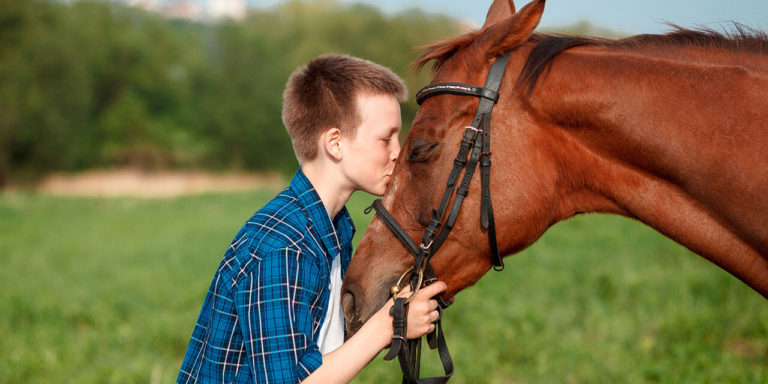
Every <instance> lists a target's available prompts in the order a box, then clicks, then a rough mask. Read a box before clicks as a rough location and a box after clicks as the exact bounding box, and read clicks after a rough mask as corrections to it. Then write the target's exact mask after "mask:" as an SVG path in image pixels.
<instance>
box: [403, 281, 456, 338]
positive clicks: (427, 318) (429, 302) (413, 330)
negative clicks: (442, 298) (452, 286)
mask: <svg viewBox="0 0 768 384" xmlns="http://www.w3.org/2000/svg"><path fill="white" fill-rule="evenodd" d="M446 288H447V286H446V285H445V283H443V282H442V281H438V282H436V283H434V284H431V285H428V286H426V287H424V288H421V289H420V290H419V291H418V292H416V296H414V297H413V298H412V299H411V301H410V302H409V303H408V327H407V330H406V335H405V337H406V338H408V339H418V338H419V337H422V336H424V335H426V334H428V333H430V332H432V331H434V330H435V324H434V323H435V322H436V321H437V320H438V319H439V318H440V312H438V310H437V300H433V299H432V298H433V297H435V296H437V295H438V294H440V292H443V291H445V289H446ZM410 295H411V288H410V286H406V288H405V289H403V291H402V292H400V294H399V295H398V297H401V296H404V297H408V296H410Z"/></svg>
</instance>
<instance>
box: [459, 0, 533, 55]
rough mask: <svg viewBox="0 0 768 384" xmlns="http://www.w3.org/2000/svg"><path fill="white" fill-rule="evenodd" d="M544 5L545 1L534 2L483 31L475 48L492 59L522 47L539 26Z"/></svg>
mask: <svg viewBox="0 0 768 384" xmlns="http://www.w3.org/2000/svg"><path fill="white" fill-rule="evenodd" d="M544 3H546V0H534V1H532V2H530V3H528V4H526V5H525V6H524V7H523V8H521V9H520V11H518V12H517V13H515V14H514V15H513V16H511V17H507V18H506V19H504V20H502V21H499V22H497V23H496V24H494V25H491V26H489V27H488V28H487V29H484V30H483V31H482V33H481V34H480V36H479V37H478V38H477V40H476V41H475V43H474V45H475V47H476V48H478V49H480V50H482V51H483V52H485V54H486V57H489V58H493V57H497V56H499V55H501V54H502V53H504V52H506V51H509V50H511V49H513V48H516V47H518V46H520V45H522V44H523V43H525V41H526V40H528V38H529V37H531V34H533V30H534V29H536V26H538V25H539V21H540V20H541V14H542V13H543V12H544ZM494 5H496V3H495V2H494ZM492 8H493V6H492ZM487 22H488V21H486V23H487Z"/></svg>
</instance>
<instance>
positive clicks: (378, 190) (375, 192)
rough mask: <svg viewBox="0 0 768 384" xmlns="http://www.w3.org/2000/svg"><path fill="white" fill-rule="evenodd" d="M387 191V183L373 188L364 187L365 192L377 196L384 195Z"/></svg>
mask: <svg viewBox="0 0 768 384" xmlns="http://www.w3.org/2000/svg"><path fill="white" fill-rule="evenodd" d="M386 191H387V185H386V184H385V185H381V186H376V187H373V188H364V189H363V192H366V193H370V194H371V195H375V196H378V197H382V196H384V192H386Z"/></svg>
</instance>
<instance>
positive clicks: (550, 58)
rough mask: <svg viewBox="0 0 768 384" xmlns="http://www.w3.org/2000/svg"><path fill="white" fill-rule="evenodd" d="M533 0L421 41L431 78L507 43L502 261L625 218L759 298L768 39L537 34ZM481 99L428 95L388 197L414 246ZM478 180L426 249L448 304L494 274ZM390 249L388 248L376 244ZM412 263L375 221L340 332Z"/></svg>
mask: <svg viewBox="0 0 768 384" xmlns="http://www.w3.org/2000/svg"><path fill="white" fill-rule="evenodd" d="M544 2H545V1H544V0H535V1H533V2H531V3H530V4H528V5H526V6H525V7H524V8H522V9H521V10H520V11H519V12H515V7H514V4H513V2H512V0H495V1H494V3H493V5H492V6H491V9H490V11H489V12H488V17H487V19H486V22H485V25H484V26H483V27H482V29H481V30H479V31H475V32H471V33H468V34H466V35H463V36H459V37H456V38H452V39H449V40H446V41H441V42H438V43H435V44H433V45H431V46H429V47H428V48H427V50H426V53H425V54H424V55H423V56H422V57H421V58H419V59H418V61H417V63H416V64H417V65H418V66H419V67H421V66H423V65H425V64H426V63H428V62H430V61H433V62H434V65H435V75H434V78H433V82H436V83H437V82H461V83H466V84H474V85H477V86H482V84H484V82H485V76H486V74H487V73H488V70H489V67H490V65H491V63H492V62H493V61H494V59H495V58H496V57H498V56H499V55H500V54H502V53H504V52H507V51H511V57H510V60H509V66H508V67H507V72H506V76H505V78H504V81H503V83H502V85H501V89H500V91H499V92H500V94H501V97H500V99H499V101H498V104H497V105H496V108H495V109H494V112H493V117H492V121H491V126H492V130H491V132H492V134H491V135H492V138H491V150H492V151H493V152H492V153H493V155H492V160H493V166H492V168H491V190H492V197H493V206H494V211H495V217H496V223H497V232H498V240H499V249H500V251H501V252H502V254H506V255H508V254H513V253H515V252H518V251H520V250H522V249H524V248H526V247H527V246H529V245H531V244H532V243H533V242H535V241H536V240H537V239H538V238H539V237H540V236H541V235H542V234H543V233H544V231H546V230H547V228H549V227H550V226H552V225H553V224H555V223H557V222H559V221H562V220H565V219H568V218H570V217H572V216H574V215H576V214H579V213H586V212H602V213H613V214H619V215H623V216H627V217H631V218H635V219H637V220H639V221H641V222H643V223H645V224H647V225H649V226H651V227H653V228H655V229H656V230H658V231H659V232H661V233H663V234H664V235H666V236H668V237H670V238H672V239H673V240H675V241H677V242H678V243H680V244H682V245H684V246H686V247H687V248H689V249H691V250H692V251H694V252H696V253H698V254H700V255H702V256H703V257H705V258H707V259H708V260H710V261H712V262H713V263H715V264H717V265H718V266H720V267H722V268H723V269H725V270H726V271H728V272H730V273H731V274H733V275H735V276H736V277H738V278H739V279H741V280H742V281H743V282H745V283H746V284H748V285H749V286H750V287H752V288H753V289H755V290H756V291H757V292H759V293H760V294H761V295H763V296H765V297H768V91H766V90H768V37H766V35H765V34H764V33H761V32H757V31H753V30H748V29H746V28H743V27H741V26H739V25H736V27H735V29H736V31H735V32H734V33H732V34H731V35H730V36H724V35H723V34H720V33H716V32H713V31H708V30H700V31H692V30H685V29H680V28H679V29H678V30H676V31H675V32H672V33H670V34H668V35H639V36H634V37H630V38H627V39H622V40H604V39H595V38H585V37H574V36H552V35H543V34H534V33H533V30H534V28H535V27H536V26H537V24H538V22H539V19H540V17H541V14H542V12H543V10H544ZM476 109H477V99H476V98H473V97H462V96H455V95H440V96H436V97H432V98H430V99H428V100H426V101H425V102H424V104H423V105H422V108H421V110H420V111H419V113H418V115H417V116H416V117H415V119H414V122H413V126H412V127H411V130H410V134H409V135H408V138H407V139H406V141H405V143H404V145H403V148H402V150H401V153H400V156H399V158H398V159H397V165H396V168H395V172H394V175H393V179H392V181H391V183H390V185H389V187H388V190H387V192H386V194H385V196H384V200H383V201H384V206H385V207H386V208H387V209H388V210H389V211H390V212H391V214H392V215H393V216H394V218H395V219H396V220H397V221H398V222H399V223H400V224H401V225H402V226H403V228H404V229H405V230H406V231H407V232H408V233H409V234H410V235H411V237H412V238H413V239H417V240H418V239H419V238H421V235H422V234H423V232H424V228H425V227H426V225H427V224H428V222H429V219H430V217H431V210H432V209H433V208H435V207H437V205H438V203H439V201H440V198H441V196H442V193H443V190H444V188H445V182H446V179H447V177H448V173H449V172H450V170H451V167H452V160H453V158H454V156H455V155H456V153H457V151H458V147H459V143H460V141H461V137H462V134H463V131H464V130H463V127H464V126H466V125H469V124H470V122H471V120H472V117H473V116H474V113H475V110H476ZM479 179H480V177H479V176H478V175H477V173H476V174H475V175H474V176H473V180H472V185H471V187H470V192H469V195H468V197H467V198H466V200H465V203H464V206H463V208H462V210H461V213H460V215H459V218H458V220H457V222H456V225H455V227H454V230H453V232H451V234H450V236H449V237H448V239H447V241H446V242H445V244H444V245H443V247H442V248H441V249H440V251H438V252H437V253H436V255H435V256H434V257H433V258H432V262H431V263H432V265H433V267H434V269H435V272H436V273H437V276H438V277H439V278H440V280H443V281H445V282H446V283H447V284H448V290H447V292H446V293H445V296H446V297H452V296H453V295H455V294H456V292H458V291H461V290H462V289H464V288H466V287H468V286H470V285H472V284H474V283H475V282H477V281H478V280H479V279H480V278H481V277H482V276H483V275H484V274H485V273H486V272H487V271H488V270H489V268H490V267H491V265H492V258H491V254H490V250H489V245H488V240H487V233H486V231H485V230H483V229H482V227H481V225H480V199H479V195H480V193H479V192H480V185H479V184H480V180H479ZM383 250H386V251H383ZM411 265H413V257H412V256H411V255H410V254H409V253H408V252H407V251H406V250H405V249H404V248H402V247H401V246H400V244H399V243H398V242H397V240H396V239H395V237H394V236H393V235H392V233H391V232H390V231H389V230H388V229H387V228H386V227H385V226H384V225H383V223H382V222H381V220H379V219H378V218H377V219H374V220H373V222H372V223H371V225H370V227H369V228H368V230H367V232H366V233H365V235H364V236H363V239H362V241H361V243H360V246H359V247H358V250H357V253H356V254H355V257H354V259H353V261H352V265H351V266H350V268H349V270H348V272H347V274H346V278H345V280H344V288H343V289H344V291H343V292H344V294H343V299H342V301H343V306H344V312H345V315H346V319H347V325H348V328H349V330H350V333H352V332H354V331H355V330H356V329H357V328H358V327H359V326H360V324H362V322H363V321H365V320H366V319H368V318H369V317H370V316H371V315H372V314H373V313H374V311H375V310H376V309H378V308H380V306H381V305H382V304H383V302H384V301H385V300H386V299H387V297H388V290H389V287H390V286H391V285H392V284H393V282H394V281H395V280H396V279H397V278H398V276H399V275H400V274H401V273H402V272H403V271H404V270H406V269H407V268H408V267H409V266H411Z"/></svg>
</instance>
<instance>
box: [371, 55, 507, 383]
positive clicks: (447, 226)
mask: <svg viewBox="0 0 768 384" xmlns="http://www.w3.org/2000/svg"><path fill="white" fill-rule="evenodd" d="M508 62H509V52H507V53H505V54H504V55H502V56H500V57H499V58H498V59H496V61H495V62H494V63H493V65H491V69H490V71H489V72H488V78H487V79H486V82H485V87H482V88H481V87H475V86H472V85H467V84H462V83H437V84H431V85H428V86H426V87H424V88H422V89H421V90H420V91H419V92H417V93H416V102H417V103H418V104H419V105H421V103H423V102H424V100H426V99H428V98H430V97H433V96H438V95H444V94H451V95H460V96H473V97H477V98H479V99H480V102H479V103H478V106H477V112H476V113H475V118H474V120H473V121H472V124H471V125H470V126H467V127H465V128H464V137H463V138H462V140H461V147H460V148H459V153H458V155H456V159H455V160H454V162H453V169H452V170H451V173H450V175H449V176H448V182H447V185H446V188H445V192H444V193H443V198H442V200H441V201H440V205H439V207H438V209H437V210H434V209H433V210H432V218H431V219H430V222H429V225H428V226H427V229H426V230H425V232H424V236H422V239H421V244H419V245H416V243H415V242H414V241H413V239H412V238H411V237H410V236H409V235H408V233H407V232H405V230H404V229H403V228H402V226H400V224H398V223H397V221H396V220H395V219H394V218H393V217H392V215H391V214H390V213H389V212H388V211H387V209H386V208H384V205H383V204H382V203H381V199H376V200H374V201H373V204H371V206H370V207H368V208H366V209H365V213H366V214H367V213H369V212H370V211H371V209H374V210H375V211H376V214H377V215H379V219H381V220H382V221H383V222H384V224H385V225H386V226H387V228H389V229H390V231H392V233H393V234H394V235H395V237H396V238H397V239H398V240H399V241H400V243H402V244H403V246H404V247H405V248H406V249H407V250H408V251H409V252H410V253H411V254H412V255H413V257H414V264H413V267H411V268H408V270H406V271H405V272H404V273H403V274H402V275H401V276H400V279H399V280H398V281H397V284H396V285H394V286H392V288H391V292H390V293H391V294H392V299H393V300H394V305H393V306H392V310H391V311H390V314H391V315H392V317H393V328H394V335H393V336H392V344H391V346H390V350H389V353H387V355H386V356H384V359H385V360H392V359H394V358H395V357H398V360H399V362H400V368H401V369H402V371H403V383H404V384H443V383H445V382H447V381H448V379H450V377H451V375H453V360H452V359H451V355H450V353H449V352H448V346H447V344H446V343H445V336H444V334H443V327H442V320H441V319H442V311H443V309H445V308H447V307H448V305H450V303H448V302H447V301H446V300H445V299H444V298H443V297H442V296H438V297H436V299H437V302H438V304H439V308H438V310H439V311H440V318H439V319H438V320H437V321H436V322H435V330H434V331H433V332H432V333H430V334H429V335H427V342H428V344H429V347H430V349H436V348H437V350H438V354H439V355H440V361H441V363H442V365H443V370H444V373H445V375H444V376H436V377H427V378H422V379H420V378H419V368H420V362H421V338H419V339H416V340H406V338H405V335H406V330H407V321H406V320H407V318H408V306H407V305H408V302H410V300H411V299H412V298H413V297H414V295H416V293H417V292H418V291H419V289H421V287H422V285H429V284H432V283H434V282H436V281H437V277H436V275H435V271H434V269H432V266H431V265H430V264H429V261H430V259H431V258H432V256H434V254H435V253H436V252H437V250H438V249H440V247H441V246H442V245H443V243H444V242H445V239H446V238H447V237H448V234H449V233H450V232H451V230H452V229H453V225H454V224H455V223H456V219H457V218H458V216H459V211H460V210H461V205H462V204H463V202H464V198H465V197H466V196H467V193H468V191H469V183H470V181H471V180H472V175H473V174H474V172H475V169H476V168H477V166H478V164H479V165H480V178H481V207H480V210H481V220H480V221H481V224H482V226H483V228H484V229H486V230H488V242H489V245H490V248H491V256H492V258H493V268H494V269H495V270H497V271H501V270H502V269H504V262H503V260H502V257H501V255H500V254H499V250H498V245H497V241H496V224H495V220H494V217H493V205H492V203H491V189H490V170H491V151H490V145H491V112H493V106H494V105H495V104H496V102H497V101H498V100H499V87H500V86H501V81H502V79H503V78H504V72H505V71H506V68H507V63H508ZM462 170H464V174H463V176H462V178H461V183H460V184H459V185H458V188H457V181H458V180H459V174H460V173H461V171H462ZM454 191H455V198H454V200H453V204H452V205H451V209H450V211H447V208H448V203H449V201H450V199H451V196H453V195H454ZM446 213H447V215H448V216H447V218H445V216H446ZM444 218H445V221H443V219H444ZM408 275H410V285H411V289H412V291H413V293H412V294H411V295H410V296H409V297H407V298H405V297H397V294H398V293H399V292H400V289H401V288H400V287H401V284H402V283H403V281H404V280H405V277H406V276H408Z"/></svg>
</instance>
